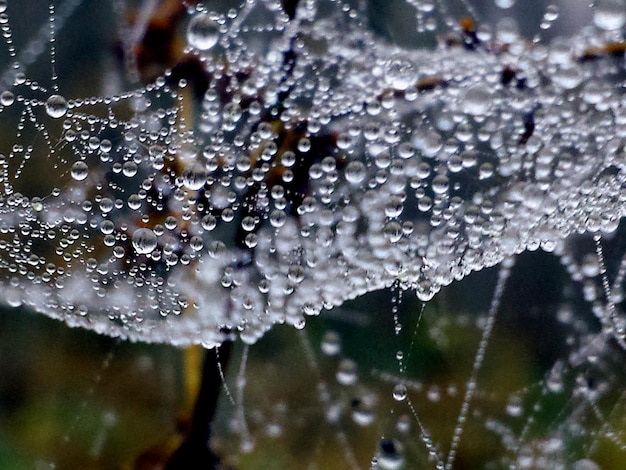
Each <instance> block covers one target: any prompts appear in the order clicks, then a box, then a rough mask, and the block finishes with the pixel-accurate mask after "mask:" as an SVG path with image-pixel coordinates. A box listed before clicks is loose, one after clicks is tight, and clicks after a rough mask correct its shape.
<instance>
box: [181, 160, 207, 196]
mask: <svg viewBox="0 0 626 470" xmlns="http://www.w3.org/2000/svg"><path fill="white" fill-rule="evenodd" d="M207 176H208V175H207V171H206V169H205V167H204V165H202V164H200V163H194V164H192V165H189V166H187V168H185V170H184V171H183V184H184V185H185V187H186V188H188V189H191V190H192V191H196V190H198V189H200V188H202V186H204V183H206V179H207Z"/></svg>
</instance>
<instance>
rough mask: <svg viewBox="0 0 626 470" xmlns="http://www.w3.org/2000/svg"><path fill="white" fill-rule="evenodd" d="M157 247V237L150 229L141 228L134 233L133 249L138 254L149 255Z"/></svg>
mask: <svg viewBox="0 0 626 470" xmlns="http://www.w3.org/2000/svg"><path fill="white" fill-rule="evenodd" d="M156 247H157V236H156V235H155V233H154V232H153V231H152V230H150V229H149V228H139V229H137V230H135V231H134V232H133V248H135V251H136V252H137V254H140V255H147V254H149V253H152V252H153V251H154V250H155V248H156Z"/></svg>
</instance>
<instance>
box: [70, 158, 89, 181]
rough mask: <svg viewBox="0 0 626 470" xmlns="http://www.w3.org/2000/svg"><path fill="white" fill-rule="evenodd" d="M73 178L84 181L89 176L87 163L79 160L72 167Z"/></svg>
mask: <svg viewBox="0 0 626 470" xmlns="http://www.w3.org/2000/svg"><path fill="white" fill-rule="evenodd" d="M71 174H72V178H73V179H74V180H76V181H83V180H84V179H85V178H87V175H88V174H89V167H88V166H87V164H86V163H85V162H83V161H82V160H79V161H77V162H75V163H74V164H73V165H72V170H71Z"/></svg>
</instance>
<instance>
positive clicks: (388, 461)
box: [377, 439, 404, 470]
mask: <svg viewBox="0 0 626 470" xmlns="http://www.w3.org/2000/svg"><path fill="white" fill-rule="evenodd" d="M377 456H378V468H381V469H384V470H398V469H400V468H402V466H403V465H404V450H403V448H402V444H400V443H399V442H398V441H396V440H387V439H384V440H382V441H381V442H380V446H379V449H378V453H377Z"/></svg>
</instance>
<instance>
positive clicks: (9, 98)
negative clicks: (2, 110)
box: [0, 90, 15, 106]
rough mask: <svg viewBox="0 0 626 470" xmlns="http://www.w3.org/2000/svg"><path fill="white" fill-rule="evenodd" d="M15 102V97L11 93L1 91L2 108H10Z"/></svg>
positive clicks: (0, 101)
mask: <svg viewBox="0 0 626 470" xmlns="http://www.w3.org/2000/svg"><path fill="white" fill-rule="evenodd" d="M14 102H15V95H14V94H13V92H11V91H8V90H7V91H3V92H2V93H1V94H0V104H1V105H2V106H11V105H12V104H13V103H14Z"/></svg>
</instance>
